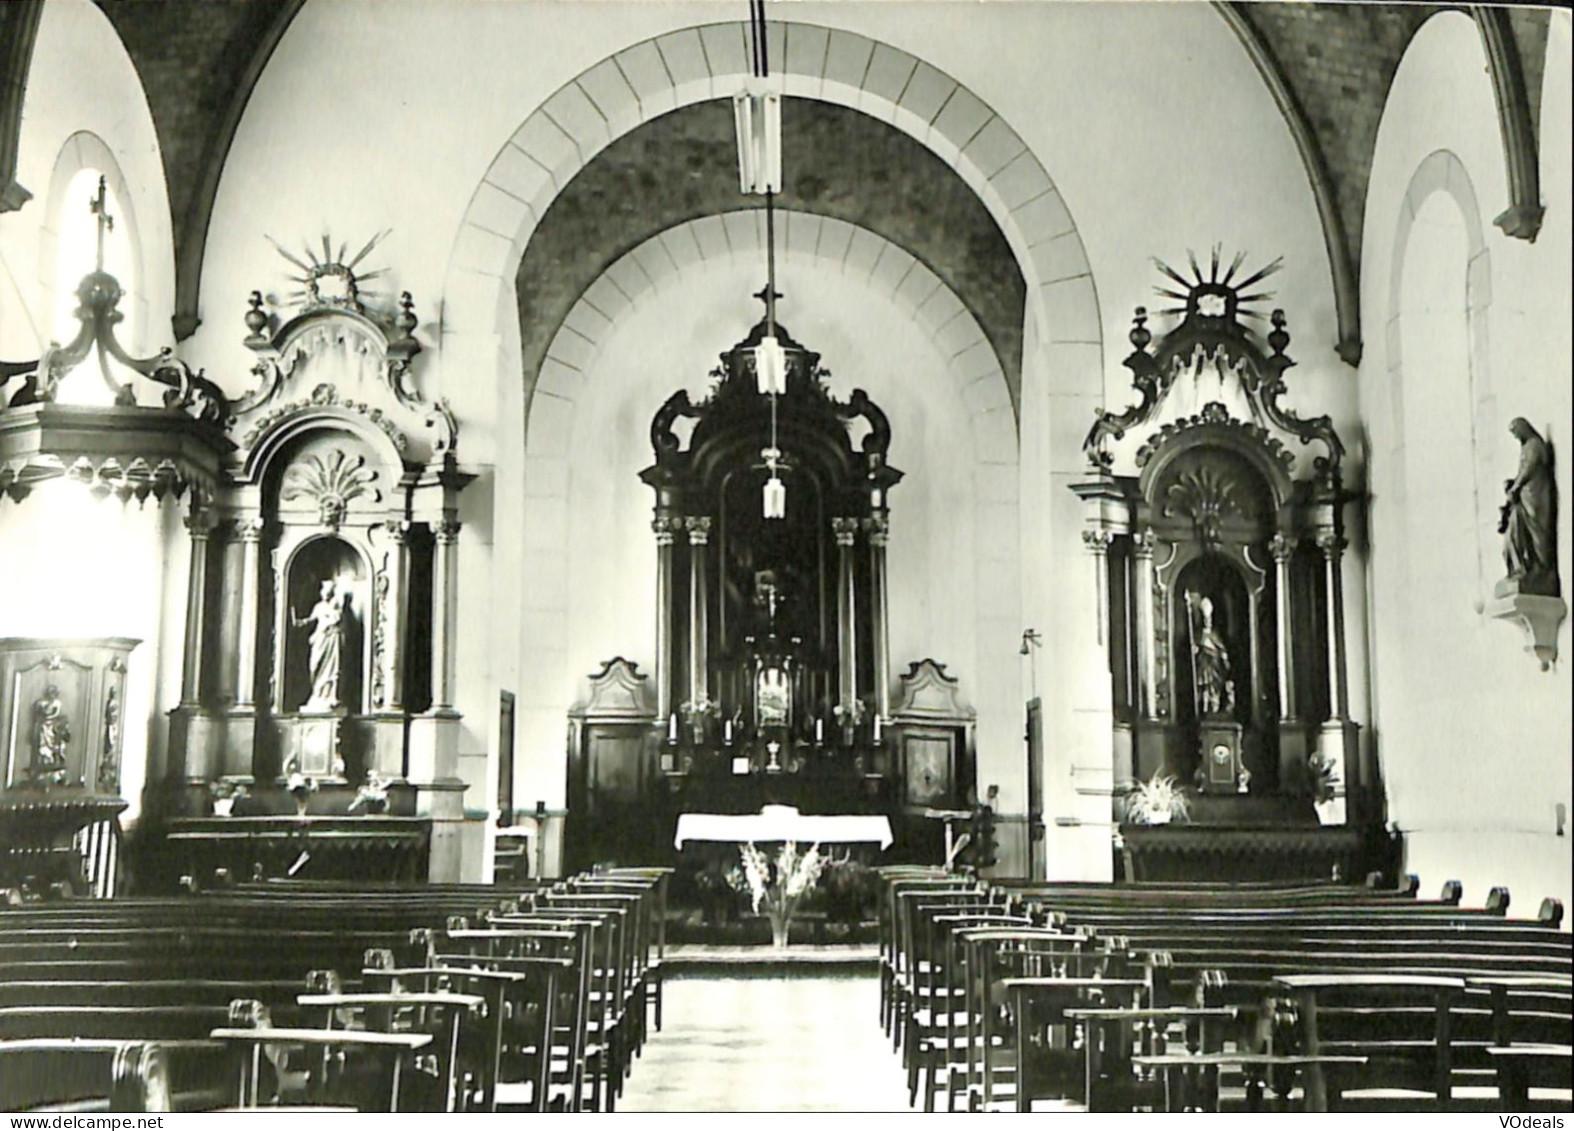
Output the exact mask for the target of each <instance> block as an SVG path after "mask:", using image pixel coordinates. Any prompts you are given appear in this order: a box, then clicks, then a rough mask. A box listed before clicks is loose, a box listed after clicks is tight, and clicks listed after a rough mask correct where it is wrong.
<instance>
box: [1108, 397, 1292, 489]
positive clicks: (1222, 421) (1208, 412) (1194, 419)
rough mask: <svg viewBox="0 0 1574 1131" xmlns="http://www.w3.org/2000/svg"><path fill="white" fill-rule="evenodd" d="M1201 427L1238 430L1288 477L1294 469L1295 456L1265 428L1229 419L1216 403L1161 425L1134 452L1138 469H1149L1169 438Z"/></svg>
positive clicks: (1224, 410)
mask: <svg viewBox="0 0 1574 1131" xmlns="http://www.w3.org/2000/svg"><path fill="white" fill-rule="evenodd" d="M1204 426H1214V427H1219V428H1230V429H1235V430H1237V431H1238V433H1239V434H1240V436H1241V437H1242V438H1243V439H1246V440H1249V441H1251V442H1252V443H1254V444H1256V445H1257V446H1259V447H1261V448H1263V449H1264V450H1265V451H1266V452H1267V453H1268V455H1269V456H1270V458H1272V459H1273V460H1274V462H1275V463H1277V464H1279V466H1280V467H1282V468H1283V469H1284V470H1285V472H1286V473H1287V474H1288V472H1289V471H1290V469H1291V468H1292V467H1293V466H1294V465H1295V456H1293V455H1292V454H1291V453H1290V452H1288V451H1286V450H1285V447H1284V445H1283V444H1281V443H1280V442H1279V441H1278V439H1277V438H1276V437H1274V436H1273V434H1272V433H1270V432H1269V431H1268V430H1267V429H1266V428H1263V427H1261V426H1259V425H1256V424H1249V423H1247V422H1246V421H1243V420H1236V419H1235V418H1234V417H1232V416H1231V415H1230V413H1229V410H1228V409H1227V408H1225V407H1224V405H1223V404H1221V403H1219V402H1218V401H1210V402H1209V403H1208V404H1206V405H1203V407H1202V411H1201V412H1199V413H1198V414H1197V415H1196V416H1185V417H1182V418H1181V419H1179V420H1176V421H1174V422H1172V423H1170V424H1166V425H1164V426H1163V427H1162V428H1160V429H1159V430H1158V431H1157V432H1155V433H1153V435H1151V436H1149V437H1148V439H1147V441H1146V442H1145V443H1144V444H1143V445H1142V447H1140V448H1138V449H1137V458H1136V462H1137V466H1138V467H1139V468H1141V467H1146V466H1147V465H1148V461H1149V460H1151V459H1152V458H1153V455H1154V453H1155V452H1157V451H1158V450H1159V448H1160V447H1162V446H1163V445H1164V443H1165V442H1166V441H1167V440H1169V439H1170V438H1171V437H1172V436H1176V435H1178V434H1180V433H1182V432H1185V431H1188V430H1189V429H1192V428H1200V427H1204Z"/></svg>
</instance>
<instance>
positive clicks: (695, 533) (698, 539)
mask: <svg viewBox="0 0 1574 1131" xmlns="http://www.w3.org/2000/svg"><path fill="white" fill-rule="evenodd" d="M683 525H684V526H686V527H687V528H688V531H689V545H691V546H704V545H707V544H709V542H710V526H711V520H710V516H709V515H690V516H689V517H688V518H686V519H684V520H683Z"/></svg>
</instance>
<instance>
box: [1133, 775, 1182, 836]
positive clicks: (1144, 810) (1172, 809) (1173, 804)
mask: <svg viewBox="0 0 1574 1131" xmlns="http://www.w3.org/2000/svg"><path fill="white" fill-rule="evenodd" d="M1188 816H1190V809H1189V807H1188V806H1187V804H1186V794H1185V793H1184V792H1183V791H1182V790H1181V787H1180V783H1179V782H1177V781H1176V780H1175V779H1174V778H1173V777H1171V776H1170V775H1169V774H1154V775H1153V776H1152V777H1151V778H1149V779H1148V780H1147V781H1145V782H1142V783H1141V784H1139V785H1138V786H1137V788H1136V789H1135V790H1134V791H1133V792H1131V793H1129V794H1127V795H1126V820H1127V821H1129V822H1130V823H1131V824H1133V825H1167V824H1169V823H1170V822H1171V821H1184V820H1186V818H1187V817H1188Z"/></svg>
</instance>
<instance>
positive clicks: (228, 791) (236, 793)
mask: <svg viewBox="0 0 1574 1131" xmlns="http://www.w3.org/2000/svg"><path fill="white" fill-rule="evenodd" d="M250 794H251V791H250V790H248V789H247V788H246V783H245V782H237V781H227V780H226V779H224V778H219V779H218V780H217V781H214V782H210V783H208V795H209V796H210V797H212V798H213V815H214V816H215V817H228V816H231V815H232V814H233V813H234V812H235V803H236V802H237V801H243V800H245V799H246V798H247V797H248V796H250Z"/></svg>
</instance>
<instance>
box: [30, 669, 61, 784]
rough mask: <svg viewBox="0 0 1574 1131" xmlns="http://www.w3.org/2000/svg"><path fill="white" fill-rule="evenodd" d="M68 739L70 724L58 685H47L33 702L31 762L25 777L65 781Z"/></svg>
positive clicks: (35, 779)
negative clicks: (39, 696) (40, 696)
mask: <svg viewBox="0 0 1574 1131" xmlns="http://www.w3.org/2000/svg"><path fill="white" fill-rule="evenodd" d="M70 741H71V724H70V721H69V720H68V719H67V718H66V712H65V705H64V704H63V703H61V701H60V689H59V688H58V687H55V686H54V685H50V686H49V687H46V688H45V689H44V694H43V697H42V698H40V699H39V700H38V701H37V702H36V703H34V704H33V764H32V765H31V766H29V767H28V777H30V778H31V779H32V780H33V781H35V782H47V783H50V784H53V785H64V784H65V782H66V778H67V776H68V775H69V771H68V770H67V769H66V744H67V743H69V742H70Z"/></svg>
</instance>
